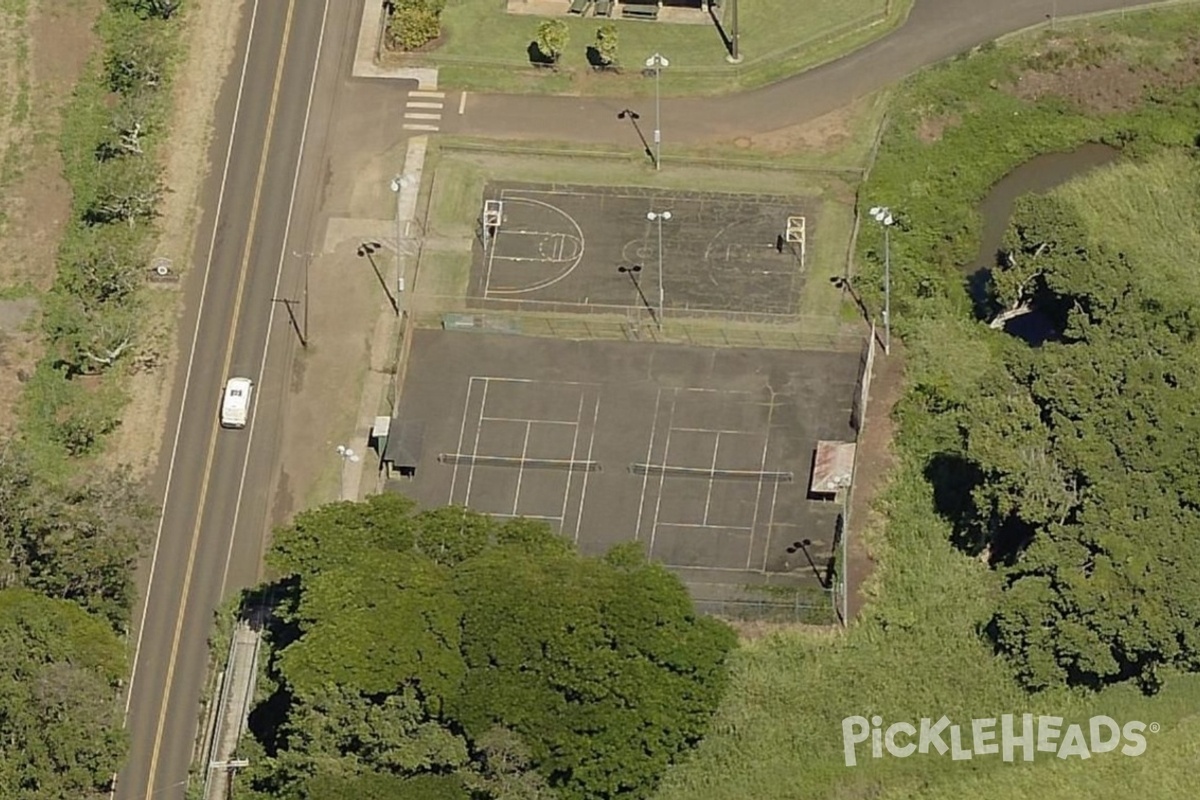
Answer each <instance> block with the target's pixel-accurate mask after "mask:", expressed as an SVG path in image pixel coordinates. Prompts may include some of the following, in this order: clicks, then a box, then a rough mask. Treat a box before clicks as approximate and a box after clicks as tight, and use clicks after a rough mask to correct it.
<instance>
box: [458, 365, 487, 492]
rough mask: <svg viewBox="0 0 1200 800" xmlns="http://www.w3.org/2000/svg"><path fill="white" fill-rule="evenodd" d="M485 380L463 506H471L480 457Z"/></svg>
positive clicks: (485, 403)
mask: <svg viewBox="0 0 1200 800" xmlns="http://www.w3.org/2000/svg"><path fill="white" fill-rule="evenodd" d="M481 380H483V401H482V402H480V404H479V421H478V422H477V423H475V426H476V427H475V444H474V445H473V446H472V447H471V468H470V469H469V470H467V496H466V497H464V498H463V506H465V507H468V508H469V507H470V505H471V484H472V482H474V480H475V456H477V455H479V434H481V433H482V432H483V410H484V409H485V408H487V393H488V384H489V383H490V380H489V379H488V378H482V379H481Z"/></svg>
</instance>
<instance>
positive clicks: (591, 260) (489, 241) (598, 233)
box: [469, 183, 815, 316]
mask: <svg viewBox="0 0 1200 800" xmlns="http://www.w3.org/2000/svg"><path fill="white" fill-rule="evenodd" d="M814 210H815V204H814V203H813V201H811V200H807V199H804V198H788V197H772V196H760V195H748V194H747V195H743V194H731V193H699V192H675V191H665V190H655V189H645V188H634V187H620V188H613V187H596V186H558V185H546V184H518V183H489V184H488V185H487V186H486V187H485V190H484V196H483V198H482V205H481V214H480V220H479V231H478V236H477V239H476V242H475V248H474V260H473V263H472V271H471V288H470V292H469V294H470V296H471V304H472V305H473V306H475V307H477V308H493V309H505V308H518V307H519V308H524V309H526V310H539V309H543V308H544V309H546V310H576V311H578V310H594V311H609V310H616V309H629V308H638V307H643V306H644V307H648V308H649V309H650V310H651V311H653V312H658V311H660V310H661V311H662V312H663V313H666V314H670V313H672V312H673V313H676V314H679V313H684V314H686V313H688V312H693V313H713V312H733V313H741V314H763V315H780V316H787V315H793V314H795V313H796V310H797V306H798V302H799V297H800V292H801V291H802V288H803V284H804V275H805V272H806V258H807V253H808V252H809V251H811V249H812V248H811V241H812V235H813V231H814V228H815V225H814V222H815V220H814V218H813V214H814ZM660 215H661V216H660ZM660 232H661V240H660V236H659V234H660ZM660 253H661V260H660ZM660 264H661V269H660ZM567 306H572V307H573V308H567ZM580 307H589V308H586V309H584V308H580Z"/></svg>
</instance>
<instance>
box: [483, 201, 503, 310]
mask: <svg viewBox="0 0 1200 800" xmlns="http://www.w3.org/2000/svg"><path fill="white" fill-rule="evenodd" d="M501 201H503V195H501ZM480 216H481V217H482V212H481V213H480ZM479 223H480V224H479V226H480V228H482V229H483V259H484V261H485V262H486V263H487V269H486V270H484V273H483V296H484V297H487V296H488V295H489V294H491V293H492V263H493V262H494V261H495V260H496V240H497V239H498V238H500V229H501V228H502V227H504V216H503V215H501V217H500V224H499V225H497V226H496V232H495V233H493V234H491V235H488V231H487V227H486V226H485V225H484V224H483V219H482V218H481V219H480V221H479Z"/></svg>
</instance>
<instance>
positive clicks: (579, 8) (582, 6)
mask: <svg viewBox="0 0 1200 800" xmlns="http://www.w3.org/2000/svg"><path fill="white" fill-rule="evenodd" d="M592 2H593V0H575V2H573V3H571V8H570V10H568V11H567V13H568V14H578V15H579V16H581V17H582V16H583V15H584V13H585V12H586V11H587V8H588V6H590V5H591V4H592Z"/></svg>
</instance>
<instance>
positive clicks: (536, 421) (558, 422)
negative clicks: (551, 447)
mask: <svg viewBox="0 0 1200 800" xmlns="http://www.w3.org/2000/svg"><path fill="white" fill-rule="evenodd" d="M483 421H484V422H518V423H525V422H532V423H533V424H535V425H578V424H579V420H569V419H518V418H517V417H483Z"/></svg>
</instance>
